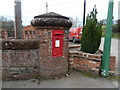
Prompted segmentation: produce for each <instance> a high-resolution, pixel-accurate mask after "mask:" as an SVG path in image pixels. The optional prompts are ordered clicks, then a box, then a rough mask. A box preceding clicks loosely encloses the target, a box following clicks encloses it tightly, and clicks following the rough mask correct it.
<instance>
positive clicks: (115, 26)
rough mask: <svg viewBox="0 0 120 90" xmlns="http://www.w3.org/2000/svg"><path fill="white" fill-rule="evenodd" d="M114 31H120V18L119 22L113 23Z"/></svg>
mask: <svg viewBox="0 0 120 90" xmlns="http://www.w3.org/2000/svg"><path fill="white" fill-rule="evenodd" d="M112 31H113V32H116V33H118V32H120V19H119V20H117V23H116V24H114V25H113V29H112Z"/></svg>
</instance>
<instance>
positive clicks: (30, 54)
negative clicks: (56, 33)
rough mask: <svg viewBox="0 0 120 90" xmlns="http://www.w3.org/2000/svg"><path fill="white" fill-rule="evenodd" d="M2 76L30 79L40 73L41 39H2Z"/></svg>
mask: <svg viewBox="0 0 120 90" xmlns="http://www.w3.org/2000/svg"><path fill="white" fill-rule="evenodd" d="M2 74H3V75H2V78H3V80H9V79H29V78H35V77H37V76H38V75H39V41H37V40H31V41H28V40H25V41H24V40H3V41H2Z"/></svg>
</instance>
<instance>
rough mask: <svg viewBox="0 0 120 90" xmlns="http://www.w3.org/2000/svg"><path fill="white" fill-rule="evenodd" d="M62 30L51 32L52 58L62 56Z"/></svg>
mask: <svg viewBox="0 0 120 90" xmlns="http://www.w3.org/2000/svg"><path fill="white" fill-rule="evenodd" d="M63 37H64V30H52V57H60V56H63Z"/></svg>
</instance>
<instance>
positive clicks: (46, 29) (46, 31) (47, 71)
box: [31, 12, 72, 77]
mask: <svg viewBox="0 0 120 90" xmlns="http://www.w3.org/2000/svg"><path fill="white" fill-rule="evenodd" d="M31 24H32V25H33V26H34V29H35V36H36V39H39V40H40V50H39V54H40V75H41V76H42V77H51V76H55V75H59V74H65V73H66V72H67V70H68V30H69V28H70V27H71V26H72V23H71V21H70V20H69V18H67V17H65V16H61V15H59V14H56V13H53V12H51V13H46V14H42V15H39V16H35V17H34V19H33V20H32V22H31ZM54 30H59V31H60V30H62V31H63V39H62V40H63V42H62V44H61V41H62V40H61V41H60V45H61V46H62V47H61V48H62V52H61V53H62V55H61V56H55V57H53V50H55V49H56V48H55V49H53V43H54V41H53V31H54ZM58 43H59V42H58ZM57 48H59V45H58V47H57ZM56 50H57V49H56Z"/></svg>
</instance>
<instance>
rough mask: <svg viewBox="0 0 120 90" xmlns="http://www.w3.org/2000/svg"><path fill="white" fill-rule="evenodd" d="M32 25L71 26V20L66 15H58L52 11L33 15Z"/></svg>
mask: <svg viewBox="0 0 120 90" xmlns="http://www.w3.org/2000/svg"><path fill="white" fill-rule="evenodd" d="M31 25H32V26H55V27H68V28H70V27H71V26H72V22H71V21H70V20H69V18H68V17H65V16H62V15H59V14H57V13H54V12H50V13H45V14H42V15H39V16H35V17H34V19H33V20H32V21H31Z"/></svg>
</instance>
